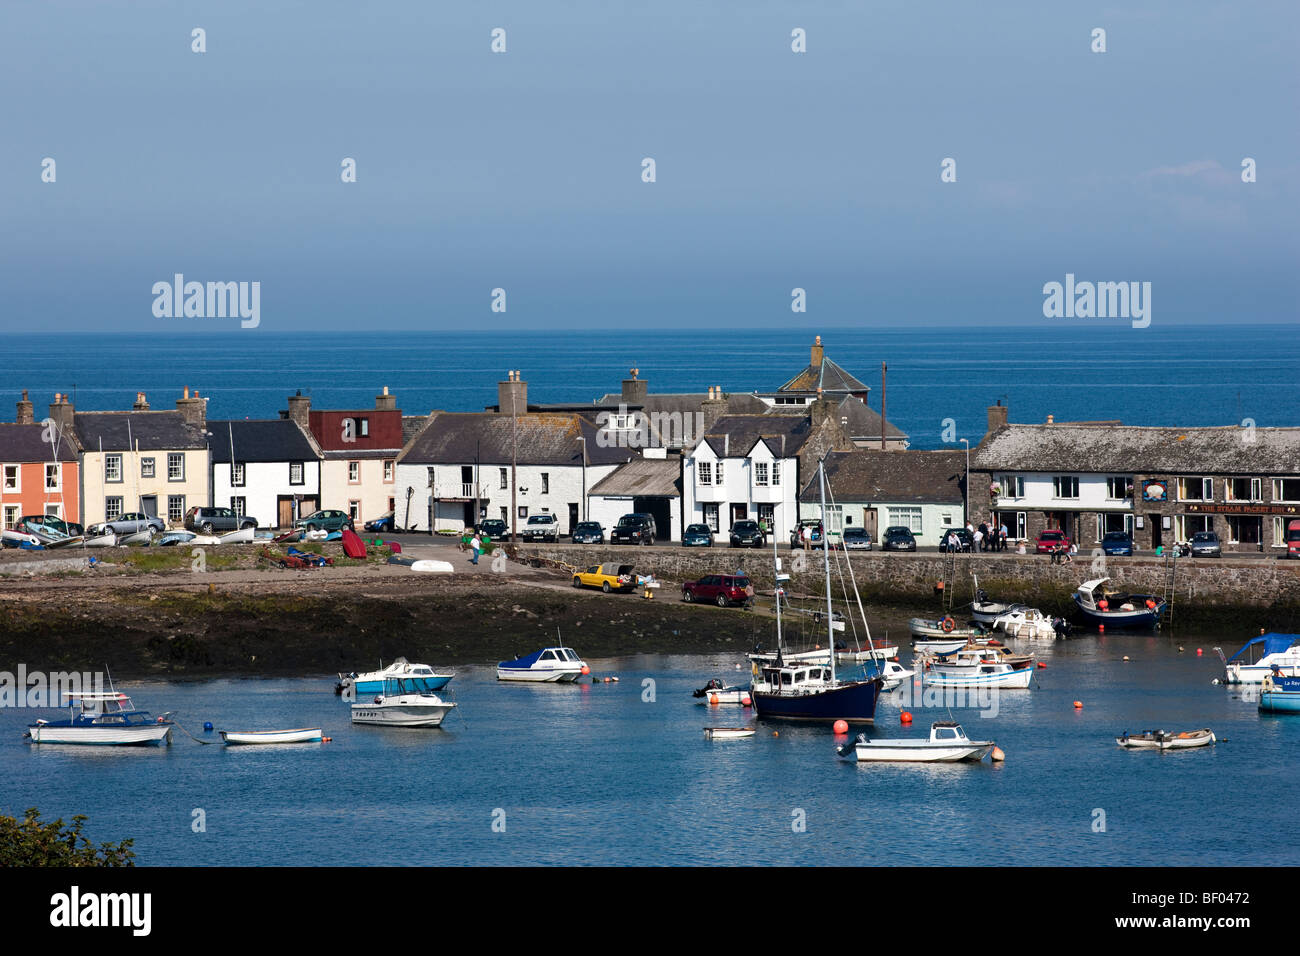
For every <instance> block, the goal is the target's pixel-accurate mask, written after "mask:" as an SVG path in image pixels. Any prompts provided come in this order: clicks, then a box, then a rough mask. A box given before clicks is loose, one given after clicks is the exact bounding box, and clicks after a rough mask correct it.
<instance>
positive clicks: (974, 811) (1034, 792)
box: [0, 634, 1300, 866]
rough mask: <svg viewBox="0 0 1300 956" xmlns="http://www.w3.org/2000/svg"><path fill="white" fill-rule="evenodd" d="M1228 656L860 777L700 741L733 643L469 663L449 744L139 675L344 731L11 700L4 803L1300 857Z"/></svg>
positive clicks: (1144, 668) (1294, 737)
mask: <svg viewBox="0 0 1300 956" xmlns="http://www.w3.org/2000/svg"><path fill="white" fill-rule="evenodd" d="M1216 643H1219V644H1222V645H1223V646H1224V648H1225V650H1227V651H1228V652H1229V653H1231V650H1233V649H1235V647H1236V646H1237V645H1238V643H1240V642H1238V641H1235V640H1229V639H1227V638H1225V637H1223V636H1221V635H1220V636H1215V635H1201V636H1196V635H1187V634H1183V635H1180V636H1178V637H1176V638H1175V637H1171V636H1167V635H1150V636H1106V637H1096V636H1093V637H1085V638H1081V639H1077V640H1073V641H1069V642H1064V643H1059V644H1057V645H1055V646H1050V647H1047V648H1045V649H1044V650H1043V651H1041V659H1042V660H1043V661H1045V662H1046V664H1047V665H1048V666H1047V667H1046V668H1045V669H1042V670H1039V671H1038V672H1037V685H1038V686H1036V687H1035V688H1034V689H1031V690H1027V691H1004V692H1001V693H1000V695H999V696H998V697H997V702H998V712H997V714H996V716H989V717H982V716H980V712H979V711H978V710H976V709H960V708H958V709H953V710H952V711H951V717H952V718H955V719H958V720H960V721H961V722H962V723H963V725H964V726H965V728H966V730H967V732H968V734H969V735H970V736H972V737H975V738H984V739H989V738H992V739H995V740H996V741H997V743H998V744H999V746H1001V747H1002V748H1003V750H1005V752H1006V756H1007V759H1006V762H1005V763H1001V764H991V763H989V762H987V761H986V762H984V763H983V764H980V765H964V764H957V765H939V766H907V765H858V764H854V763H846V762H842V761H840V760H838V759H837V758H836V757H835V753H834V746H835V743H836V740H835V738H834V736H833V735H832V733H831V731H830V729H829V728H826V727H802V726H794V725H788V724H780V723H759V724H757V727H758V728H759V729H758V733H757V734H756V735H755V736H754V737H752V738H749V739H742V740H731V741H707V740H705V739H703V735H702V732H701V731H702V728H703V727H705V726H709V725H716V726H731V725H738V724H744V723H749V721H750V719H751V718H750V716H749V712H748V711H744V710H741V709H739V708H710V707H707V706H700V705H698V704H697V703H696V702H695V701H694V700H693V699H692V697H691V691H692V690H693V689H694V688H696V687H701V686H703V685H704V683H705V682H706V681H707V680H708V678H710V677H713V676H718V677H722V678H723V679H724V680H733V681H740V680H742V679H744V678H745V677H746V672H745V671H743V670H737V669H736V663H737V658H736V657H734V656H730V655H727V656H712V657H685V656H654V655H641V656H636V657H631V658H624V659H614V660H593V661H590V663H591V664H592V667H593V671H594V673H595V674H596V675H598V676H604V675H617V676H618V677H619V678H620V680H619V682H618V683H598V684H582V685H577V686H575V685H566V686H528V685H501V684H498V682H497V681H496V680H495V670H494V669H493V668H490V667H471V668H459V669H458V670H459V673H458V675H457V677H456V679H455V680H454V681H453V682H452V684H451V688H452V689H453V690H454V692H455V693H454V698H455V699H456V700H457V701H458V702H459V703H460V705H461V706H460V707H459V708H458V709H457V711H456V712H455V713H454V714H453V716H452V717H451V718H449V720H448V723H447V725H446V727H445V728H444V729H441V730H432V731H429V730H424V731H417V730H390V729H382V728H374V727H355V728H354V727H352V726H351V725H350V724H349V721H348V708H347V705H346V704H345V703H344V702H342V701H340V700H339V699H338V698H337V697H335V696H334V695H333V693H332V684H333V681H332V679H331V678H328V677H319V678H310V679H307V678H304V679H294V680H215V681H204V682H189V683H181V682H145V683H139V684H130V685H123V686H122V689H124V690H127V691H128V692H129V693H132V694H133V695H135V697H136V702H137V704H138V705H139V706H141V707H144V708H146V709H149V710H151V711H153V712H154V713H159V712H162V711H165V710H176V711H177V712H178V715H177V719H178V720H179V721H180V723H181V724H183V725H184V726H185V728H186V729H188V730H189V731H191V732H193V733H195V734H196V735H197V736H199V737H200V738H203V739H208V740H213V741H217V740H219V737H218V736H217V735H216V734H215V733H212V734H204V733H203V732H202V730H201V728H202V726H203V722H204V721H212V723H214V724H215V725H216V727H217V729H218V730H220V729H236V730H253V729H273V728H283V727H304V726H321V727H323V728H324V729H325V732H326V734H327V735H329V736H331V737H332V738H333V740H332V742H330V743H326V744H311V745H299V746H288V747H270V748H258V747H242V748H226V747H222V746H216V745H214V746H200V745H199V744H197V743H195V742H193V741H192V740H191V739H189V738H188V737H187V736H185V734H183V733H181V732H180V731H177V732H176V734H175V740H174V742H173V744H172V746H170V747H168V748H164V749H152V748H150V749H134V748H95V747H52V746H42V747H35V746H32V745H30V744H28V743H27V742H25V741H24V740H23V739H22V731H23V729H24V727H25V725H26V724H27V723H29V722H31V721H32V720H33V719H35V718H36V717H38V716H47V717H51V716H54V715H53V714H52V713H50V712H35V711H30V710H20V709H12V708H7V709H5V710H3V711H0V780H3V781H4V784H3V789H2V790H0V812H4V813H10V814H12V813H20V812H21V811H22V809H24V808H26V807H28V806H37V807H39V808H40V809H41V811H42V813H43V814H44V816H45V817H47V818H49V819H53V818H54V817H56V816H60V815H62V816H64V817H65V818H67V817H69V816H71V815H73V814H77V813H84V814H87V815H88V816H89V817H90V823H89V833H90V835H91V837H92V839H94V840H96V841H107V840H120V839H124V838H128V837H130V838H134V839H135V841H136V844H135V848H134V849H135V851H136V853H137V854H138V862H139V863H140V864H143V865H148V864H182V865H235V864H253V865H291V864H311V865H347V864H393V865H416V864H490V865H499V864H565V865H580V864H610V865H624V864H651V865H653V864H795V865H886V864H895V865H898V864H915V865H954V864H970V865H999V864H1003V865H1009V864H1017V865H1070V866H1074V865H1079V866H1115V865H1126V866H1131V865H1196V864H1213V865H1219V866H1225V865H1233V864H1242V865H1264V864H1272V865H1295V864H1297V863H1300V851H1298V850H1296V849H1295V848H1294V847H1292V846H1291V843H1290V841H1289V840H1286V839H1279V833H1281V832H1283V830H1284V826H1285V820H1286V819H1287V817H1288V816H1289V814H1290V813H1291V812H1292V811H1293V810H1294V806H1295V799H1296V798H1295V794H1296V793H1297V792H1300V769H1298V768H1297V765H1296V764H1295V763H1294V762H1293V761H1292V760H1291V759H1290V758H1291V755H1292V754H1293V753H1294V752H1295V748H1296V746H1297V744H1300V718H1290V719H1288V718H1285V717H1272V716H1261V715H1260V714H1259V713H1258V712H1257V710H1256V705H1255V703H1254V702H1253V701H1252V700H1250V699H1248V695H1246V697H1245V698H1243V693H1242V691H1241V690H1240V689H1235V690H1234V689H1230V688H1227V687H1224V686H1215V685H1213V684H1212V681H1213V679H1214V678H1215V677H1216V676H1219V675H1220V674H1221V672H1222V665H1221V664H1220V662H1219V659H1218V656H1217V655H1216V654H1214V653H1213V651H1212V647H1213V645H1214V644H1216ZM1180 644H1181V645H1183V646H1184V647H1185V648H1186V649H1185V651H1183V652H1181V653H1180V652H1179V651H1178V647H1179V645H1180ZM1229 645H1231V646H1229ZM1197 647H1200V648H1202V650H1203V654H1202V655H1201V656H1199V657H1198V656H1197V654H1196V649H1197ZM578 649H579V650H581V647H579V648H578ZM1125 655H1127V656H1129V657H1130V658H1131V660H1130V661H1127V662H1125V661H1124V660H1123V657H1124V656H1125ZM905 657H906V654H905ZM360 663H361V662H358V664H360ZM429 663H436V662H432V661H431V662H429ZM646 681H652V682H653V683H652V684H647V683H645V682H646ZM649 698H652V699H649ZM891 698H892V695H887V697H886V700H885V702H884V703H882V705H881V707H880V710H879V711H878V715H877V723H876V729H875V730H874V731H872V732H873V733H879V734H881V735H885V736H921V735H924V734H926V733H927V732H928V728H929V724H930V722H931V721H933V720H946V719H950V712H949V710H948V709H946V708H942V707H940V708H932V707H931V708H927V707H925V706H918V705H917V703H916V702H915V701H914V703H913V705H912V706H911V707H910V709H911V711H912V713H913V714H914V718H915V722H914V724H913V725H912V727H911V728H903V727H901V726H900V724H899V719H898V712H899V708H898V704H897V702H896V701H894V700H893V699H891ZM1075 700H1078V701H1080V702H1081V703H1082V704H1083V708H1082V709H1081V710H1075V708H1074V707H1073V701H1075ZM922 702H924V698H922ZM1200 727H1210V728H1212V729H1213V730H1214V732H1215V733H1216V734H1217V735H1218V737H1219V743H1218V744H1216V745H1214V746H1212V747H1209V748H1206V749H1202V750H1192V751H1184V752H1178V753H1166V754H1160V753H1152V752H1129V751H1124V750H1121V749H1120V748H1119V747H1117V746H1116V745H1115V741H1114V737H1115V736H1117V735H1119V734H1121V733H1122V732H1124V731H1131V732H1134V733H1137V732H1140V731H1142V730H1147V729H1156V728H1161V729H1165V730H1170V731H1179V730H1191V729H1196V728H1200ZM774 731H776V732H777V733H778V734H779V736H776V735H774V733H773V732H774ZM845 739H847V738H845ZM198 810H201V811H202V819H203V822H204V825H205V828H206V829H205V832H195V829H196V827H195V820H196V819H197V816H196V811H198ZM494 822H495V823H496V824H497V825H496V827H495V828H494ZM502 823H504V831H503V832H502V826H501V824H502ZM801 823H802V824H803V826H802V828H801V827H800V824H801Z"/></svg>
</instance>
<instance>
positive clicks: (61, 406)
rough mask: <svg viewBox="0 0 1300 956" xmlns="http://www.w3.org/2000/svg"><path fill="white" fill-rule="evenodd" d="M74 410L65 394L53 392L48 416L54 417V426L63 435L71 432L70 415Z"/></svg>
mask: <svg viewBox="0 0 1300 956" xmlns="http://www.w3.org/2000/svg"><path fill="white" fill-rule="evenodd" d="M75 412H76V410H75V409H74V408H73V407H72V403H71V402H69V401H68V396H67V395H65V394H64V393H62V392H55V393H54V401H53V402H51V403H50V418H52V419H54V425H55V427H56V428H58V430H59V431H60V432H62V433H63V434H65V435H71V434H72V416H73V415H74V414H75Z"/></svg>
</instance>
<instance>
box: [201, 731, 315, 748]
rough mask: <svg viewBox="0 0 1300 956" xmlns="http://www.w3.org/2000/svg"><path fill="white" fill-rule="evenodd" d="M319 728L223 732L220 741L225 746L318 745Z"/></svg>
mask: <svg viewBox="0 0 1300 956" xmlns="http://www.w3.org/2000/svg"><path fill="white" fill-rule="evenodd" d="M322 736H323V735H322V734H321V729H320V728H319V727H311V728H298V729H297V730H248V731H241V730H223V731H221V739H222V740H224V741H225V742H226V744H227V746H231V747H234V746H237V745H242V744H248V745H253V744H318V743H320V742H321V739H322Z"/></svg>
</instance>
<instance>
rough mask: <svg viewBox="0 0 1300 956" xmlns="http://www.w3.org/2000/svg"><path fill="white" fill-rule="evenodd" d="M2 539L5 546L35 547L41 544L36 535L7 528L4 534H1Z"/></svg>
mask: <svg viewBox="0 0 1300 956" xmlns="http://www.w3.org/2000/svg"><path fill="white" fill-rule="evenodd" d="M0 538H3V540H4V542H5V544H8V545H11V546H13V547H19V546H21V545H24V544H26V545H31V546H32V547H35V546H36V545H38V544H40V543H41V539H40V538H38V537H36V535H34V534H27V533H26V532H24V531H16V530H12V529H10V528H6V529H5V530H4V531H3V532H0Z"/></svg>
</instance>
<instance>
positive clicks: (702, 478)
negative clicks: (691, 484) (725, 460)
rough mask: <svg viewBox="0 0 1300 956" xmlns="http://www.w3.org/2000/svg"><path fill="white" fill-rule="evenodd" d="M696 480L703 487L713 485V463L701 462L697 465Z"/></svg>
mask: <svg viewBox="0 0 1300 956" xmlns="http://www.w3.org/2000/svg"><path fill="white" fill-rule="evenodd" d="M696 480H697V481H698V482H699V483H700V484H701V485H711V484H713V462H711V461H701V462H699V463H698V464H697V465H696Z"/></svg>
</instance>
